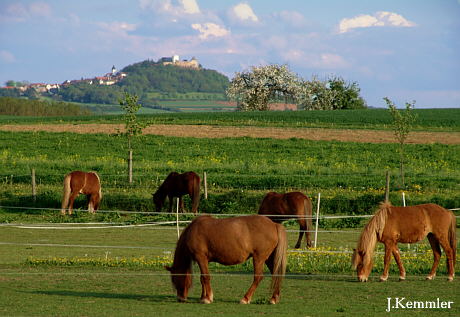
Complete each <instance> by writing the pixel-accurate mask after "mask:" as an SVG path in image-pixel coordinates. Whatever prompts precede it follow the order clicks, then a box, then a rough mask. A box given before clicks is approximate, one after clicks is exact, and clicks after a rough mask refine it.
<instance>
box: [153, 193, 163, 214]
mask: <svg viewBox="0 0 460 317" xmlns="http://www.w3.org/2000/svg"><path fill="white" fill-rule="evenodd" d="M165 198H166V197H165V196H164V195H162V194H161V193H160V191H158V190H157V191H156V192H155V193H154V194H152V200H153V204H154V205H155V208H156V212H161V209H162V208H163V204H164V201H165Z"/></svg>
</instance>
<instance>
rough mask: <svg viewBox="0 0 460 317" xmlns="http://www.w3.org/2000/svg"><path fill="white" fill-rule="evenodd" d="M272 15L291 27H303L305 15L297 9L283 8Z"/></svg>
mask: <svg viewBox="0 0 460 317" xmlns="http://www.w3.org/2000/svg"><path fill="white" fill-rule="evenodd" d="M273 17H274V18H276V19H279V20H280V21H281V22H282V23H284V24H287V25H291V26H293V27H304V26H305V25H306V20H305V17H304V16H303V15H302V14H301V13H299V12H297V11H287V10H283V11H280V12H277V13H275V14H273Z"/></svg>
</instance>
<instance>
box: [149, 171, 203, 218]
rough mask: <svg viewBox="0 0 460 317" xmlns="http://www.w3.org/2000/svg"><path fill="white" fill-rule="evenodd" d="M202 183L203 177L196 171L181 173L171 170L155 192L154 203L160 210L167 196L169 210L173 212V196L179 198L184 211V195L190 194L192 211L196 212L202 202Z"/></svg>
mask: <svg viewBox="0 0 460 317" xmlns="http://www.w3.org/2000/svg"><path fill="white" fill-rule="evenodd" d="M200 183H201V179H200V176H198V174H196V173H195V172H186V173H182V174H179V173H177V172H171V173H169V175H168V176H167V177H166V179H165V180H164V181H163V183H162V184H161V185H160V187H159V188H158V189H157V191H156V192H155V193H154V194H153V203H154V204H155V207H156V211H157V212H160V211H161V209H162V208H163V204H164V201H165V199H166V196H168V200H169V212H172V205H173V198H174V197H178V198H179V206H180V210H181V211H184V201H183V199H182V196H183V195H189V196H190V199H191V200H192V212H193V213H194V214H196V212H197V210H198V205H199V203H200Z"/></svg>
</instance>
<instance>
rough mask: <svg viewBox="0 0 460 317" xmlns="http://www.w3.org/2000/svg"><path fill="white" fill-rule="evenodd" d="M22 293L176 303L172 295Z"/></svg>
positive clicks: (64, 291)
mask: <svg viewBox="0 0 460 317" xmlns="http://www.w3.org/2000/svg"><path fill="white" fill-rule="evenodd" d="M21 292H23V293H29V294H38V295H50V296H70V297H83V298H85V297H92V298H102V299H130V300H137V301H148V302H176V301H177V299H176V296H174V295H139V294H116V293H102V292H79V291H66V290H62V291H57V290H56V291H40V290H38V291H27V292H25V291H21Z"/></svg>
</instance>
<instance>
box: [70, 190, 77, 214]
mask: <svg viewBox="0 0 460 317" xmlns="http://www.w3.org/2000/svg"><path fill="white" fill-rule="evenodd" d="M78 194H79V192H78V191H74V192H72V193H71V194H70V198H69V211H68V213H69V215H71V214H72V209H73V202H74V201H75V198H77V196H78Z"/></svg>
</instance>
